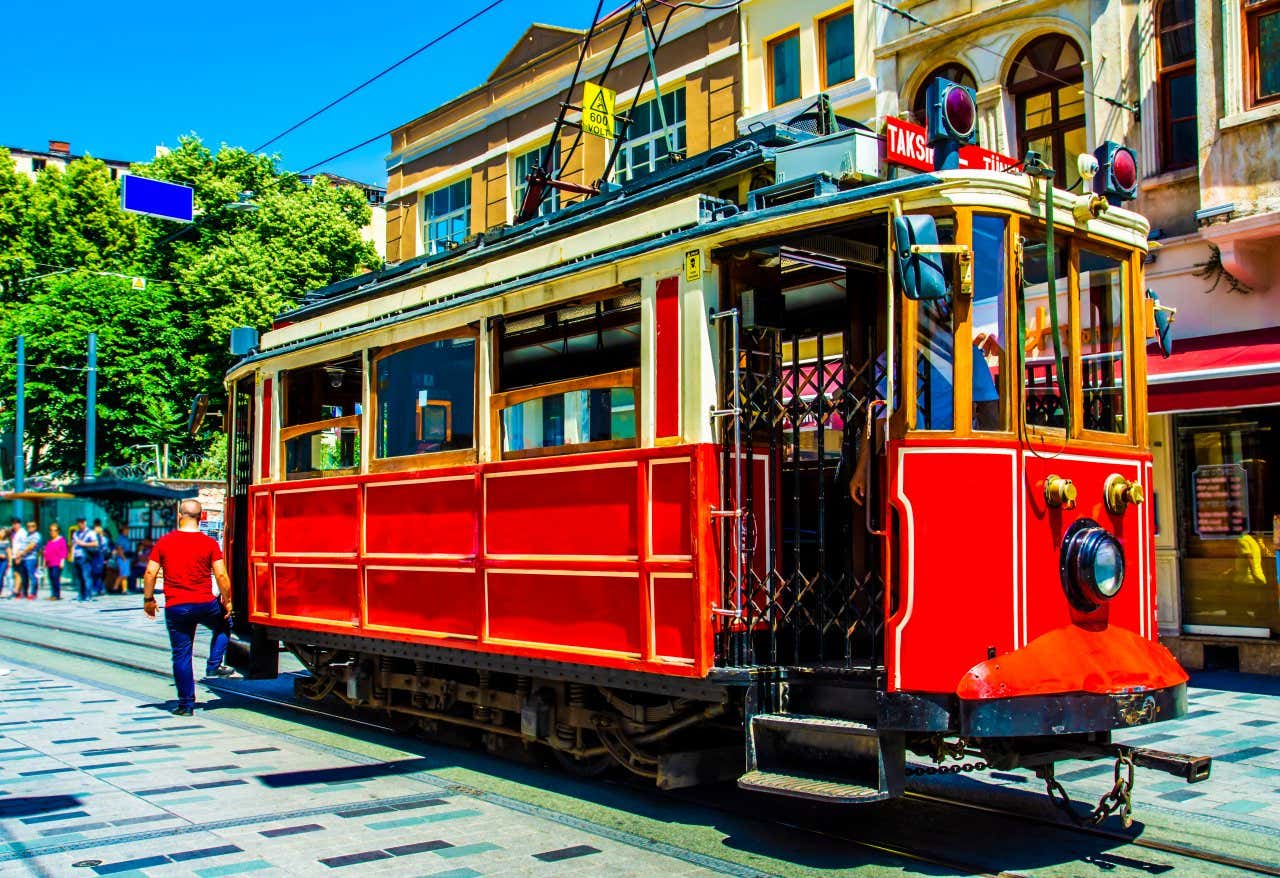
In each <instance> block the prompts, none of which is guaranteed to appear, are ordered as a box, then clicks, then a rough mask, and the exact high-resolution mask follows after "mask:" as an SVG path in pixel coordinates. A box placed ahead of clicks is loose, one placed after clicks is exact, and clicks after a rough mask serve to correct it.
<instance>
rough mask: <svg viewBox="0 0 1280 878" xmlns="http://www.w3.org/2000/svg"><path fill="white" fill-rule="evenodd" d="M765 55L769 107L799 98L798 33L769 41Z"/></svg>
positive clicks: (794, 32) (793, 32)
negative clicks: (766, 57) (767, 63)
mask: <svg viewBox="0 0 1280 878" xmlns="http://www.w3.org/2000/svg"><path fill="white" fill-rule="evenodd" d="M765 53H766V54H767V55H768V57H769V106H771V107H776V106H778V105H779V104H785V103H786V102H787V101H793V100H795V99H796V98H798V97H800V32H799V31H792V32H791V33H789V34H787V35H786V36H782V37H778V38H777V39H776V40H770V41H769V43H768V44H767V45H766V47H765Z"/></svg>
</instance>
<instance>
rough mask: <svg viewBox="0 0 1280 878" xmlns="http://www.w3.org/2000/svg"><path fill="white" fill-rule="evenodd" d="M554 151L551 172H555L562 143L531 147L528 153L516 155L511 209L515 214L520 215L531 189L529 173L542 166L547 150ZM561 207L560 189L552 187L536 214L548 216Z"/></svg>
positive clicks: (513, 169) (513, 168) (513, 164)
mask: <svg viewBox="0 0 1280 878" xmlns="http://www.w3.org/2000/svg"><path fill="white" fill-rule="evenodd" d="M548 150H550V151H551V152H552V156H551V164H550V165H549V167H550V172H551V173H553V174H554V173H555V171H556V169H557V166H558V165H559V164H560V144H558V143H557V144H555V145H554V146H553V145H552V144H550V143H548V144H547V145H545V146H540V147H538V148H537V149H531V150H529V151H528V152H526V153H523V154H521V155H518V156H516V159H515V161H514V162H512V166H513V167H512V174H511V184H512V185H511V210H512V213H513V214H514V215H515V216H519V215H520V208H521V206H522V205H523V204H524V195H525V193H526V192H528V191H529V173H530V172H531V171H532V170H533V169H534V168H538V167H541V166H542V163H543V161H544V160H545V159H546V157H547V151H548ZM559 209H560V190H559V189H552V190H550V191H549V192H548V193H547V194H546V196H545V197H544V198H543V199H542V203H541V204H539V205H538V212H537V214H535V216H546V215H547V214H549V213H555V212H556V211H557V210H559Z"/></svg>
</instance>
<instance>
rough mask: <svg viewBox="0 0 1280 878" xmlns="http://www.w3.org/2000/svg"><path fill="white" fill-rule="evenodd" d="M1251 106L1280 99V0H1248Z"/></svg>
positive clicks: (1245, 10)
mask: <svg viewBox="0 0 1280 878" xmlns="http://www.w3.org/2000/svg"><path fill="white" fill-rule="evenodd" d="M1244 16H1245V34H1246V40H1247V42H1248V48H1247V51H1248V55H1249V57H1248V68H1249V106H1251V107H1252V106H1256V105H1258V104H1267V103H1270V102H1272V101H1280V0H1245V4H1244Z"/></svg>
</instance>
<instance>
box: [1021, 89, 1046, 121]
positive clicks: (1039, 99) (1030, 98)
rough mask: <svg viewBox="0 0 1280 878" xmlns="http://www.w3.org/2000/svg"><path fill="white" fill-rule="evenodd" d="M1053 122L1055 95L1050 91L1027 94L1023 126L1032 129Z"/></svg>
mask: <svg viewBox="0 0 1280 878" xmlns="http://www.w3.org/2000/svg"><path fill="white" fill-rule="evenodd" d="M1052 122H1053V95H1052V94H1051V93H1049V92H1043V93H1041V94H1035V95H1027V102H1026V111H1025V112H1024V114H1023V123H1022V127H1023V128H1025V129H1027V130H1031V129H1033V128H1039V127H1041V126H1042V125H1048V124H1050V123H1052Z"/></svg>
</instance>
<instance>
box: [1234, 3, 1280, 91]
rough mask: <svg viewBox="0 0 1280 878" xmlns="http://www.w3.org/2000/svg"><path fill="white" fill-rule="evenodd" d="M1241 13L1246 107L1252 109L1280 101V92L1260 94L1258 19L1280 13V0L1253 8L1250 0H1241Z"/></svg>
mask: <svg viewBox="0 0 1280 878" xmlns="http://www.w3.org/2000/svg"><path fill="white" fill-rule="evenodd" d="M1240 13H1241V15H1240V18H1241V21H1240V27H1241V30H1242V34H1241V36H1242V37H1243V39H1244V74H1245V76H1244V80H1245V92H1244V103H1245V109H1246V110H1252V109H1253V108H1254V107H1266V106H1270V105H1272V104H1276V103H1280V94H1275V95H1271V96H1270V97H1265V98H1264V97H1259V95H1258V86H1259V84H1260V81H1261V76H1262V70H1261V65H1260V64H1259V63H1258V19H1260V18H1261V17H1262V16H1264V15H1269V14H1272V13H1280V0H1263V2H1261V3H1256V4H1253V5H1252V8H1250V4H1249V3H1248V0H1241V3H1240ZM1275 63H1280V61H1277V62H1275Z"/></svg>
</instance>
